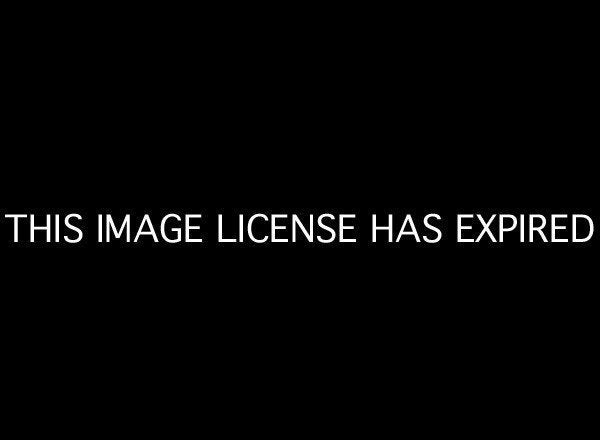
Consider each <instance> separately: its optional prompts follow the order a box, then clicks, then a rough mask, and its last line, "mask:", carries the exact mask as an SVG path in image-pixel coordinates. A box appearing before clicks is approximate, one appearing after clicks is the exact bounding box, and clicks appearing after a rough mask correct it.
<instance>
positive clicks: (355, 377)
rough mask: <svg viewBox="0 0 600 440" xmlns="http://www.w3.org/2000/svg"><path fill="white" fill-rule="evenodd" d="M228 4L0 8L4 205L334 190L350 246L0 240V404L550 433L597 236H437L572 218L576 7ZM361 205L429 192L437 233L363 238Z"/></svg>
mask: <svg viewBox="0 0 600 440" xmlns="http://www.w3.org/2000/svg"><path fill="white" fill-rule="evenodd" d="M52 12H57V11H52ZM153 12H157V11H153ZM163 12H164V11H163ZM247 12H248V14H247V13H246V12H240V11H239V10H237V9H236V11H233V10H232V11H228V12H227V13H225V14H224V15H223V14H221V15H216V14H215V13H214V12H212V11H211V12H207V11H204V12H195V13H193V14H190V15H188V14H186V13H184V12H183V11H180V12H177V13H175V15H173V16H171V15H170V14H169V15H167V14H166V13H165V15H164V16H163V14H162V12H161V14H159V15H160V18H156V16H155V15H152V17H150V16H147V15H146V13H145V12H144V13H141V12H140V11H137V12H136V13H133V14H127V15H126V14H125V13H124V12H122V13H119V14H114V16H112V15H111V16H110V17H107V18H102V19H100V18H99V17H100V15H97V14H100V12H97V13H96V12H95V13H94V14H92V15H85V19H83V18H82V16H78V18H77V19H75V18H74V19H66V22H65V23H63V22H62V21H57V20H50V19H48V16H46V17H45V16H44V14H43V13H41V14H40V16H36V17H35V19H34V18H33V15H36V14H34V13H33V12H32V11H30V12H28V14H26V15H25V16H23V17H24V19H25V20H24V21H19V23H18V24H16V25H15V26H14V29H10V30H8V31H7V39H6V44H5V52H4V55H3V66H4V67H3V70H4V72H3V73H4V74H5V79H4V80H3V85H4V87H3V96H4V99H3V110H4V111H3V124H2V125H3V133H4V136H3V137H4V142H3V156H4V158H3V160H2V173H1V176H2V177H1V179H2V201H1V202H2V205H1V206H2V213H3V214H4V213H5V212H31V213H42V212H43V213H67V212H79V213H83V214H86V215H87V216H89V215H92V214H94V213H96V212H105V211H107V210H110V211H113V212H124V211H131V212H151V213H153V214H155V215H158V214H160V213H163V212H169V211H175V212H179V213H186V212H190V213H202V214H204V215H205V216H206V217H208V218H210V217H211V216H214V215H215V214H216V213H217V212H222V211H229V212H237V211H239V210H243V211H246V212H252V211H256V212H288V213H292V212H294V213H319V212H325V211H328V212H334V213H335V212H356V213H359V215H361V243H360V244H359V245H348V246H342V245H338V246H331V247H326V248H323V247H321V248H317V247H291V246H285V245H283V246H275V245H273V246H268V247H262V248H252V247H244V248H234V249H232V248H227V249H225V248H218V247H216V246H214V245H210V244H207V245H206V246H199V247H175V248H164V247H158V248H154V247H152V246H138V247H129V248H128V247H126V246H124V247H117V248H115V247H111V248H102V247H98V246H95V245H94V244H93V243H88V244H83V245H81V246H76V247H63V246H54V247H53V246H39V247H35V248H31V247H27V246H23V247H20V246H10V245H9V243H8V242H7V240H4V242H3V245H2V254H3V257H5V258H3V263H2V264H3V270H2V273H3V278H4V282H3V284H4V285H5V286H6V287H5V288H3V289H2V291H3V295H2V301H3V303H4V304H3V307H2V311H3V314H4V315H5V319H3V324H4V327H5V331H4V338H3V339H4V341H5V347H6V348H5V355H6V356H5V358H6V362H5V365H7V366H8V367H9V370H10V373H9V374H8V375H7V376H6V382H7V384H8V385H9V386H10V388H11V389H13V388H14V389H15V393H14V394H11V396H14V397H11V404H10V408H11V412H12V413H13V414H15V415H20V416H23V414H31V410H32V409H34V408H35V409H38V410H40V411H39V412H40V413H41V414H45V415H46V417H47V418H45V419H44V420H47V421H46V422H44V423H49V424H52V425H57V426H63V423H67V424H71V423H73V420H74V419H77V420H78V421H83V422H88V423H86V425H87V426H88V427H89V426H99V427H107V426H109V425H112V422H113V421H123V420H128V421H131V420H133V421H134V425H136V426H138V427H148V426H150V427H152V428H153V429H158V426H157V425H160V426H163V427H165V428H166V429H167V430H168V431H171V430H174V429H176V428H180V427H181V426H183V425H184V424H183V422H184V421H191V422H192V423H193V424H201V426H198V427H200V428H202V427H203V426H204V425H203V423H205V420H207V419H208V420H210V421H212V422H213V423H214V422H216V423H217V424H218V425H219V426H221V427H222V429H225V430H230V429H239V428H242V429H251V428H255V427H256V428H261V429H266V428H269V429H273V428H274V427H275V426H276V425H278V424H279V423H281V422H283V423H282V424H283V426H284V427H285V428H286V429H287V430H286V431H282V432H288V431H290V430H291V431H295V430H298V429H306V430H308V432H314V431H313V430H312V429H313V428H312V427H313V426H315V422H317V423H318V422H323V421H328V422H330V423H329V426H330V428H329V429H331V430H332V431H331V432H337V430H340V429H344V428H350V429H357V430H358V429H359V428H363V429H365V430H366V431H365V432H372V431H373V430H375V429H383V428H384V427H386V426H387V425H388V424H389V423H391V424H392V426H395V427H396V428H399V427H400V428H401V427H403V426H407V427H408V425H404V424H403V423H405V422H401V421H402V420H407V419H408V420H410V421H412V422H413V423H416V424H418V425H420V426H421V427H422V428H423V429H426V430H431V429H440V428H441V429H455V428H460V429H465V428H467V427H469V428H471V429H473V428H474V427H475V425H477V424H478V423H481V422H483V425H484V426H485V427H486V428H487V429H488V430H490V429H491V430H497V429H507V430H509V432H512V431H510V430H511V429H512V428H511V427H512V426H514V423H515V422H522V421H525V420H528V421H532V420H533V421H534V423H532V424H531V426H532V428H533V429H540V427H548V426H551V427H553V428H556V429H557V428H558V426H557V425H559V424H560V425H561V426H563V427H566V428H568V429H573V424H572V423H573V419H572V418H571V416H572V415H573V414H576V415H577V417H578V418H579V420H580V421H581V420H583V419H584V418H585V417H586V414H588V411H589V409H586V408H587V405H586V403H585V402H586V396H589V395H590V394H591V393H592V390H593V389H595V388H594V385H593V381H592V375H591V372H592V371H593V369H594V366H595V365H596V364H595V363H594V362H592V359H593V356H592V355H593V348H594V347H593V341H594V339H595V338H596V336H597V327H598V326H597V322H596V320H595V314H596V310H597V304H596V301H595V299H594V297H593V295H594V293H595V290H597V289H596V287H595V284H594V283H593V281H595V279H594V269H595V266H596V262H597V253H596V247H597V238H595V239H594V242H593V243H590V244H587V245H560V244H559V245H552V246H544V245H541V246H522V245H521V246H518V245H515V244H508V245H506V246H486V245H482V246H460V245H458V244H456V243H455V242H454V241H455V240H454V238H455V236H454V225H453V218H454V216H455V215H456V214H457V213H460V212H477V213H487V214H490V213H512V214H518V213H530V212H531V213H545V214H549V213H585V214H588V215H592V216H593V217H594V218H595V220H596V221H597V212H598V211H597V208H596V207H595V205H596V203H595V200H596V199H595V195H594V193H593V188H594V187H595V186H596V184H595V180H596V179H595V178H594V177H595V174H594V161H593V159H592V154H593V152H592V147H593V146H594V145H596V144H597V135H596V133H595V130H594V128H595V121H596V118H597V108H596V107H595V102H596V101H597V85H596V84H595V82H594V81H593V78H595V77H597V69H596V68H595V66H594V65H593V54H594V52H593V49H594V47H593V46H592V44H591V43H592V40H591V39H589V38H590V36H589V35H588V33H591V32H592V29H591V28H589V27H588V26H587V25H586V24H585V23H584V22H583V21H582V19H581V18H580V17H575V18H569V17H567V16H566V15H565V16H563V17H561V19H560V20H559V21H556V19H553V20H550V19H549V18H543V17H542V16H541V15H540V14H539V13H536V14H532V15H527V17H526V18H524V17H525V13H524V11H521V13H520V14H516V15H514V16H513V15H510V14H509V16H506V15H504V14H500V11H496V12H494V13H487V12H483V11H481V13H480V15H477V13H476V12H475V11H469V14H466V11H445V12H441V11H427V12H425V13H420V14H416V13H414V12H412V11H404V12H397V11H395V12H393V13H392V12H385V11H380V12H376V13H374V14H371V13H369V14H367V13H366V11H353V12H354V14H351V15H347V14H346V13H344V14H338V13H332V14H328V15H327V17H326V18H325V14H324V11H321V13H319V14H308V16H307V15H306V14H303V13H301V11H295V12H293V13H284V12H283V11H281V12H280V13H276V12H275V11H272V10H270V11H269V13H268V14H267V13H266V12H265V11H262V12H261V11H255V10H253V11H247ZM305 12H306V11H305ZM338 12H339V11H338ZM446 12H448V13H449V12H453V13H454V15H446ZM538 12H539V11H538ZM69 13H70V14H73V13H74V12H73V11H70V12H69ZM250 13H253V14H251V15H249V14H250ZM75 14H76V13H75ZM278 14H280V15H278ZM470 14H474V15H470ZM184 16H185V18H184ZM69 17H70V15H69ZM102 17H104V15H102ZM257 17H259V18H260V19H259V18H257ZM517 17H518V18H517ZM63 18H65V16H64V15H63ZM375 212H376V213H380V214H387V213H395V214H405V213H413V214H423V213H428V212H438V213H440V214H441V215H443V217H444V219H445V220H446V221H447V225H448V227H447V228H445V229H444V233H445V238H444V241H443V243H441V244H440V245H438V246H420V247H417V246H413V245H411V244H410V243H407V244H406V245H401V246H394V247H377V248H376V247H374V246H371V245H369V244H368V238H369V234H368V229H367V228H366V225H368V223H364V221H365V220H368V218H369V215H370V214H371V213H375ZM363 229H366V232H365V231H363ZM3 233H5V231H3ZM4 237H6V235H4ZM54 411H56V412H58V413H61V414H63V416H62V417H54V416H52V414H53V412H54ZM36 413H38V412H36ZM40 417H41V416H40ZM173 417H174V418H173ZM40 420H41V419H40ZM92 423H93V424H92ZM578 425H579V423H578ZM48 426H50V425H48ZM133 429H139V428H135V427H134V428H133Z"/></svg>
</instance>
